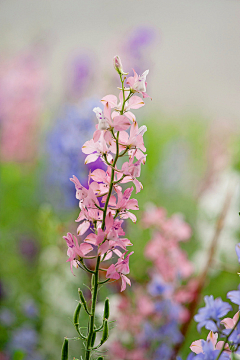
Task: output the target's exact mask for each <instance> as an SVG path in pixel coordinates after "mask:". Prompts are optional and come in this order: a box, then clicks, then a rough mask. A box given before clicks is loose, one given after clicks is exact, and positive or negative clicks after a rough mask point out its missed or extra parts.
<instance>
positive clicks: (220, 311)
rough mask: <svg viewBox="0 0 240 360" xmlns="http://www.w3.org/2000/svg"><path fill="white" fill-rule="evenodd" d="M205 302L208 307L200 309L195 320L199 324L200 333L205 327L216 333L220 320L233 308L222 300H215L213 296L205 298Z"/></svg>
mask: <svg viewBox="0 0 240 360" xmlns="http://www.w3.org/2000/svg"><path fill="white" fill-rule="evenodd" d="M204 301H205V304H206V306H205V307H204V308H201V309H199V310H198V314H197V315H195V316H194V320H195V321H196V322H199V324H198V325H197V329H198V331H200V330H201V328H202V327H203V326H205V328H206V329H208V330H211V331H214V332H216V331H217V330H218V327H219V325H220V321H221V320H220V318H221V317H223V316H224V315H226V314H227V313H228V312H229V311H230V310H232V307H231V305H229V304H228V303H227V302H223V301H222V299H221V298H217V299H215V300H214V298H213V296H212V295H210V296H205V297H204Z"/></svg>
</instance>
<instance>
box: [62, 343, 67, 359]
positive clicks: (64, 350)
mask: <svg viewBox="0 0 240 360" xmlns="http://www.w3.org/2000/svg"><path fill="white" fill-rule="evenodd" d="M61 360H68V339H67V338H65V339H64V342H63V346H62V357H61Z"/></svg>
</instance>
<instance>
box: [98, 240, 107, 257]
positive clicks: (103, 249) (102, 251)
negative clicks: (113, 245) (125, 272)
mask: <svg viewBox="0 0 240 360" xmlns="http://www.w3.org/2000/svg"><path fill="white" fill-rule="evenodd" d="M108 250H109V241H105V242H104V243H103V244H102V245H100V246H99V249H98V254H99V255H103V254H105V253H106V252H107V251H108Z"/></svg>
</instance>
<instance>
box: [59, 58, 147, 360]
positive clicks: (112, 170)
mask: <svg viewBox="0 0 240 360" xmlns="http://www.w3.org/2000/svg"><path fill="white" fill-rule="evenodd" d="M114 68H115V69H116V70H117V72H118V74H119V76H120V80H121V91H120V94H119V100H118V99H117V97H116V96H115V95H107V96H105V97H103V98H102V100H101V102H102V104H103V109H101V108H100V107H95V108H94V109H93V112H94V113H95V114H96V118H97V121H98V124H97V125H96V130H95V132H94V134H93V138H92V139H90V140H88V141H86V142H85V143H84V145H83V147H82V151H83V153H84V154H86V155H87V157H86V159H85V164H89V163H93V162H95V161H96V160H98V159H100V160H101V161H102V162H103V163H104V164H105V165H106V170H103V169H99V168H98V169H95V170H94V171H92V172H91V171H90V173H89V176H88V184H87V186H86V187H85V186H84V185H83V184H81V183H80V181H79V179H78V178H77V177H76V176H73V177H72V178H71V179H70V180H71V181H72V182H73V183H74V185H75V189H76V198H77V199H78V200H79V208H80V214H79V216H78V218H77V219H76V221H77V222H78V223H79V225H78V228H77V236H79V237H80V243H79V241H78V239H77V237H76V236H75V235H73V234H71V233H68V234H67V236H64V239H65V240H66V242H67V245H68V252H67V254H68V256H69V259H68V261H69V262H70V267H71V270H72V272H73V267H76V268H77V267H81V268H83V269H84V270H86V271H87V272H89V273H91V275H92V281H91V293H92V302H91V309H88V305H87V303H86V301H85V299H84V296H83V293H82V291H81V290H80V289H79V296H80V302H79V304H80V306H83V307H84V309H85V311H86V312H87V314H89V315H90V320H89V324H88V330H87V333H86V334H82V333H81V330H80V328H79V327H78V326H77V327H76V329H77V332H78V334H79V336H80V338H82V339H83V340H84V341H86V344H85V351H86V355H85V359H86V360H88V359H90V356H91V352H92V351H95V350H96V349H98V348H99V347H100V346H101V345H102V344H103V343H104V342H105V341H106V340H107V338H108V315H109V310H108V306H109V305H108V299H106V301H105V310H104V318H103V323H102V325H101V326H100V327H98V329H97V327H96V325H95V324H94V321H95V307H96V300H97V293H98V286H99V285H100V284H103V283H105V282H108V281H109V280H114V281H115V280H118V279H121V281H122V286H121V291H124V290H125V289H126V284H129V285H131V282H130V280H129V279H128V277H127V276H126V275H127V274H128V273H129V271H130V269H129V257H130V255H132V253H133V252H130V253H128V249H127V247H128V246H131V245H132V244H131V242H130V241H129V239H127V238H126V237H125V232H124V230H123V228H122V225H123V221H124V220H125V219H128V218H130V219H131V220H132V221H133V222H136V216H135V214H133V213H132V210H138V202H137V200H136V199H132V198H131V194H132V192H133V189H134V188H133V186H132V187H129V188H125V190H124V189H123V188H122V186H121V185H123V186H125V184H127V183H129V182H133V184H134V186H135V188H136V193H138V192H139V191H140V190H141V189H142V184H141V183H140V181H139V180H138V179H137V178H138V177H139V176H140V173H141V165H142V164H144V163H145V160H146V154H145V151H146V148H145V146H144V141H143V134H144V133H145V131H146V130H147V128H146V126H141V127H140V128H139V127H138V124H137V121H136V117H135V115H134V114H133V113H132V112H131V111H130V110H132V109H139V108H140V107H142V106H144V101H143V100H142V98H141V97H140V96H139V95H137V94H140V95H142V97H144V98H145V97H148V95H147V94H146V85H147V84H146V76H147V73H148V70H147V71H145V72H144V73H143V74H142V75H141V76H139V75H137V74H136V72H134V76H133V77H131V76H130V77H126V76H125V75H127V74H125V73H124V72H123V68H122V64H121V60H120V58H119V57H117V56H116V57H115V58H114ZM125 84H126V86H127V87H126V86H125ZM135 159H136V161H135ZM118 160H120V161H119V162H121V163H120V166H119V163H118ZM134 161H135V162H134ZM88 258H91V259H96V266H95V270H94V271H93V270H91V269H89V268H88V267H87V263H85V259H88ZM116 258H117V260H116ZM110 259H111V264H110V265H106V264H105V263H104V264H103V265H101V266H100V264H101V263H103V262H105V261H108V260H110ZM102 271H103V272H105V275H106V279H105V280H103V281H100V280H99V278H100V276H99V274H100V272H102ZM79 311H80V308H79V307H77V309H76V314H77V315H74V319H75V320H76V319H77V318H78V315H79ZM106 314H108V315H106ZM75 320H74V324H78V323H75ZM76 321H78V320H76ZM96 329H97V330H96ZM98 331H102V332H103V335H102V340H101V342H100V344H99V345H97V346H94V342H95V338H96V332H98ZM66 347H67V340H66V339H65V342H64V345H63V353H65V352H66Z"/></svg>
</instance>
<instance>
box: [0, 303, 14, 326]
mask: <svg viewBox="0 0 240 360" xmlns="http://www.w3.org/2000/svg"><path fill="white" fill-rule="evenodd" d="M15 321H16V316H15V315H14V314H13V312H12V311H11V310H9V309H8V308H5V307H2V308H1V311H0V323H1V324H2V325H5V326H11V325H12V324H13V323H14V322H15Z"/></svg>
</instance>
